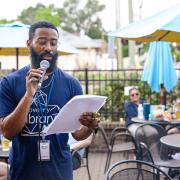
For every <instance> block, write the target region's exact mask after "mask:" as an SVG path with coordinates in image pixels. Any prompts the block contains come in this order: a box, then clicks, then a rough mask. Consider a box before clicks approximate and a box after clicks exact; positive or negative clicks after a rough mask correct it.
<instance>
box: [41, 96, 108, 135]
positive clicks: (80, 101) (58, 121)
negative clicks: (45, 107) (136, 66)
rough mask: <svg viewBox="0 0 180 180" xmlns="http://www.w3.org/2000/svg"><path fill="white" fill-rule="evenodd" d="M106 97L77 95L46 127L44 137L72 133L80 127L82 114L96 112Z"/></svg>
mask: <svg viewBox="0 0 180 180" xmlns="http://www.w3.org/2000/svg"><path fill="white" fill-rule="evenodd" d="M106 99H107V97H106V96H96V95H78V96H75V97H73V98H72V99H71V100H70V101H69V102H67V104H65V106H64V107H63V108H62V109H61V110H60V112H59V114H58V115H57V116H56V117H55V119H54V121H52V123H51V124H50V125H49V126H47V127H46V128H45V129H44V130H43V133H44V134H45V135H49V134H57V133H68V132H73V131H75V130H77V129H79V128H80V127H81V123H80V122H79V117H80V116H81V114H82V113H84V112H97V111H98V110H99V109H100V108H101V107H102V106H103V105H104V104H105V101H106Z"/></svg>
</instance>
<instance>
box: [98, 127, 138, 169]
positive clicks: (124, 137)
mask: <svg viewBox="0 0 180 180" xmlns="http://www.w3.org/2000/svg"><path fill="white" fill-rule="evenodd" d="M98 126H99V127H98V130H99V131H100V132H101V134H102V136H103V138H104V141H105V144H106V147H107V158H106V164H105V168H104V172H106V171H107V169H108V168H109V165H110V162H111V157H112V153H117V152H122V153H124V155H125V153H126V154H127V158H129V152H130V151H134V152H135V154H136V144H135V141H134V139H133V137H132V136H131V134H130V133H129V132H128V130H127V129H126V128H115V129H114V130H113V131H112V133H111V137H110V142H109V141H108V138H107V135H106V132H105V130H104V128H103V126H102V125H101V124H99V125H98ZM122 131H124V132H122ZM116 140H118V141H119V140H121V141H123V142H122V143H120V144H116Z"/></svg>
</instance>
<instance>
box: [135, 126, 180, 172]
mask: <svg viewBox="0 0 180 180" xmlns="http://www.w3.org/2000/svg"><path fill="white" fill-rule="evenodd" d="M165 135H166V131H165V129H164V128H162V127H161V126H159V125H157V124H143V125H141V126H140V127H138V128H137V130H136V133H135V141H136V143H137V145H138V147H139V149H140V151H139V152H140V153H139V156H138V157H141V160H146V161H149V162H151V163H153V164H155V165H156V166H158V167H165V168H169V172H168V174H170V171H171V169H172V168H180V161H179V160H174V159H168V149H167V147H165V146H163V145H162V144H161V142H160V138H161V137H162V136H165Z"/></svg>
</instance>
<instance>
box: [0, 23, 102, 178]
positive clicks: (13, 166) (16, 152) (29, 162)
mask: <svg viewBox="0 0 180 180" xmlns="http://www.w3.org/2000/svg"><path fill="white" fill-rule="evenodd" d="M59 39H60V40H61V38H60V37H59V33H58V30H57V28H56V27H55V26H54V25H53V24H52V23H50V22H47V21H40V22H36V23H34V24H32V25H31V27H30V29H29V39H28V40H27V47H28V48H29V51H30V59H31V64H30V65H28V66H25V67H24V68H22V69H20V70H17V71H15V72H13V73H11V74H9V75H7V76H5V77H3V78H2V80H1V82H0V125H1V129H2V133H3V135H4V136H5V137H6V138H8V139H12V148H11V150H10V155H9V160H10V180H24V179H26V180H33V179H37V180H72V179H73V176H72V158H71V152H70V147H69V145H68V144H67V142H68V138H69V136H68V133H63V134H61V133H59V134H58V133H57V134H52V135H48V136H44V135H43V133H42V131H43V129H44V128H45V127H46V126H48V125H49V124H50V123H51V122H52V121H53V120H54V118H55V116H56V115H57V114H58V113H59V111H60V110H61V109H62V107H63V106H64V105H65V104H66V103H67V102H68V101H69V100H70V99H71V98H72V97H74V96H76V95H81V94H82V88H81V85H80V83H79V81H78V80H77V79H75V78H74V77H72V76H71V75H69V74H67V73H66V72H64V71H63V70H61V69H60V68H58V67H57V59H58V52H57V48H58V42H59ZM43 60H45V61H46V62H47V61H48V64H50V66H49V67H48V68H47V71H46V74H45V77H44V78H43V73H44V70H43V68H41V67H40V63H41V62H42V61H43ZM42 78H43V82H42V85H40V86H39V81H40V80H41V79H42ZM74 110H76V109H74ZM69 113H73V112H69ZM67 121H68V119H67ZM79 121H80V123H81V124H82V126H81V128H80V129H78V130H76V131H75V132H73V133H72V136H73V137H74V138H75V139H76V140H78V141H80V140H84V139H86V138H87V137H89V136H90V135H91V134H92V132H93V131H94V130H95V129H96V128H97V126H98V122H99V118H98V117H94V113H91V112H85V113H83V114H82V115H81V116H80V118H79ZM62 126H63V124H62Z"/></svg>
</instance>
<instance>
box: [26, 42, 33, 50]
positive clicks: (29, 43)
mask: <svg viewBox="0 0 180 180" xmlns="http://www.w3.org/2000/svg"><path fill="white" fill-rule="evenodd" d="M31 43H32V41H31V40H27V41H26V46H27V47H28V48H30V46H31Z"/></svg>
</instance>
